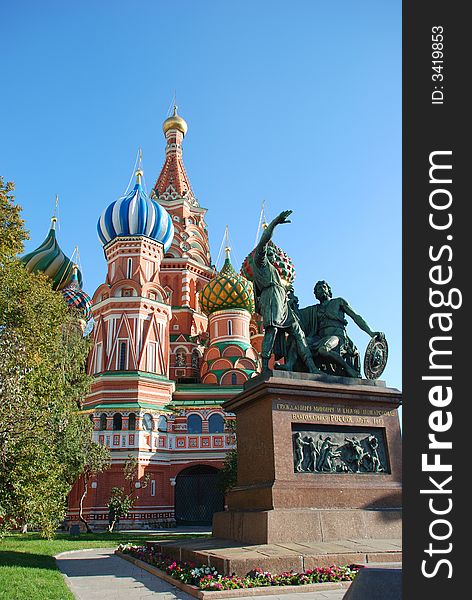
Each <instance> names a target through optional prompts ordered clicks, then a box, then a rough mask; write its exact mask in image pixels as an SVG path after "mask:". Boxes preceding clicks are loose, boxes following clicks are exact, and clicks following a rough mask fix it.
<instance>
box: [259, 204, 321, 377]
mask: <svg viewBox="0 0 472 600" xmlns="http://www.w3.org/2000/svg"><path fill="white" fill-rule="evenodd" d="M291 214H292V211H291V210H284V211H283V212H281V213H280V215H278V216H277V217H275V219H274V220H273V221H272V222H271V223H270V224H269V225H268V226H267V228H266V229H265V230H264V232H263V233H262V236H261V239H260V240H259V243H258V244H257V246H256V250H255V253H254V268H253V281H254V284H255V291H256V298H257V304H258V312H259V314H260V315H261V316H262V322H263V326H264V339H263V341H262V352H261V355H262V370H263V371H267V370H269V359H270V356H271V354H272V351H273V349H274V344H275V340H276V337H277V335H278V334H280V335H282V336H284V337H285V333H289V334H291V336H292V338H293V341H294V348H295V350H296V353H297V356H299V357H300V358H301V360H302V361H303V362H304V363H305V365H306V367H307V369H308V371H309V372H310V373H320V372H321V371H320V370H319V369H317V367H316V366H315V363H314V361H313V358H312V356H311V352H310V350H309V348H308V346H307V343H306V339H305V334H304V333H303V329H302V328H301V325H300V322H299V320H298V317H297V315H296V314H295V312H294V310H293V308H292V306H291V303H290V302H289V296H288V292H289V289H288V286H287V285H284V283H283V281H282V279H281V277H280V274H279V273H278V271H277V269H276V268H275V267H274V265H273V264H272V263H271V262H270V260H269V258H268V256H267V245H268V243H269V241H270V240H271V238H272V235H273V233H274V229H275V228H276V227H277V225H282V224H285V223H290V221H289V220H288V217H289V216H290V215H291Z"/></svg>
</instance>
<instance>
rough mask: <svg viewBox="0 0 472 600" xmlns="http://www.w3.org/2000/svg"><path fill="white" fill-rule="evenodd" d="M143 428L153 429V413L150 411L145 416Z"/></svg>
mask: <svg viewBox="0 0 472 600" xmlns="http://www.w3.org/2000/svg"><path fill="white" fill-rule="evenodd" d="M143 428H144V429H145V430H146V431H152V415H151V414H150V413H146V414H145V415H144V417H143Z"/></svg>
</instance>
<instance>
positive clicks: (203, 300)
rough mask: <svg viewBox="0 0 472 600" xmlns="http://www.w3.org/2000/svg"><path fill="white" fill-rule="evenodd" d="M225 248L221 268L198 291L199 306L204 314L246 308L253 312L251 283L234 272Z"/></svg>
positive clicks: (227, 250) (227, 249)
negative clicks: (224, 256) (224, 257)
mask: <svg viewBox="0 0 472 600" xmlns="http://www.w3.org/2000/svg"><path fill="white" fill-rule="evenodd" d="M229 250H230V249H229V248H226V259H225V262H224V265H223V268H222V269H221V271H220V272H219V273H218V275H217V276H216V277H215V278H214V279H212V280H211V281H210V282H209V283H207V285H206V286H205V287H204V288H203V289H202V291H201V292H200V306H201V308H202V310H203V312H204V313H205V314H206V315H209V314H211V313H213V312H215V311H217V310H228V309H237V310H247V311H248V312H249V313H251V314H252V313H253V312H254V292H253V289H252V283H251V282H250V281H248V280H247V279H246V278H245V277H243V276H242V275H239V274H238V273H236V271H235V270H234V269H233V265H232V264H231V261H230V258H229Z"/></svg>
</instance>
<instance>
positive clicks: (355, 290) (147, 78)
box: [0, 0, 401, 388]
mask: <svg viewBox="0 0 472 600" xmlns="http://www.w3.org/2000/svg"><path fill="white" fill-rule="evenodd" d="M2 21H3V27H2V37H1V39H0V54H1V56H2V57H3V60H2V75H3V92H2V94H1V97H0V109H1V115H2V135H1V139H0V173H1V174H2V175H3V176H4V177H5V179H7V180H14V181H15V183H16V193H17V201H18V203H19V204H21V206H22V207H23V217H24V219H25V220H26V225H27V228H28V229H29V231H30V236H31V239H30V241H29V242H27V244H26V250H27V251H28V250H31V249H33V248H34V247H36V246H37V245H39V243H40V242H41V241H42V240H43V239H44V237H45V236H46V234H47V230H48V228H49V219H50V217H51V215H52V212H53V210H54V199H55V195H56V193H57V194H59V198H60V204H59V219H60V225H59V229H58V236H59V242H60V244H61V247H62V248H63V250H64V251H65V252H66V253H68V254H69V255H70V254H71V253H72V251H73V249H74V247H75V245H76V244H78V246H79V250H80V256H81V263H82V269H83V272H84V278H85V288H86V290H87V291H88V292H89V293H90V294H92V293H93V291H94V289H95V288H96V287H97V286H98V285H99V284H100V283H101V282H102V281H103V279H104V276H105V261H104V258H103V252H102V249H101V246H100V244H99V242H98V238H97V235H96V222H97V220H98V218H99V216H100V214H101V212H102V210H103V209H104V208H105V207H106V206H107V205H108V204H109V203H110V202H112V201H113V200H115V199H116V198H117V197H118V196H120V195H121V194H122V193H123V192H124V190H125V188H126V186H127V184H128V181H129V179H130V175H131V172H132V168H133V164H134V160H135V157H136V152H137V148H138V146H141V147H142V149H143V165H144V170H145V180H146V183H147V186H148V189H149V190H150V189H151V187H152V185H153V184H154V182H155V180H156V179H157V176H158V175H159V172H160V169H161V166H162V163H163V159H164V147H165V144H164V137H163V134H162V129H161V126H162V121H163V120H164V119H165V118H166V116H167V114H168V109H169V106H170V105H171V103H172V99H173V96H174V93H176V95H177V103H178V105H179V113H180V114H181V115H182V116H184V117H185V119H186V120H187V122H188V124H189V131H188V134H187V136H186V138H185V141H184V161H185V165H186V169H187V172H188V174H189V176H190V180H191V182H192V186H193V189H194V192H195V194H196V196H197V198H198V199H199V202H200V204H201V205H202V206H204V207H206V208H208V213H207V222H208V225H209V232H210V241H211V246H212V256H213V260H216V257H217V254H218V250H219V247H220V244H221V240H222V237H223V233H224V228H225V225H226V224H228V225H229V228H230V236H231V239H232V247H233V262H234V263H235V266H239V263H238V259H239V261H240V260H242V259H243V258H244V256H245V255H246V254H247V253H248V252H249V251H250V250H251V249H252V247H253V245H254V240H255V236H256V230H257V223H258V219H259V212H260V206H261V202H262V200H263V199H264V198H265V199H266V206H267V213H268V216H269V218H272V217H274V216H275V215H276V214H278V212H280V211H281V210H284V209H292V210H293V211H294V213H293V215H292V224H291V225H286V226H284V227H281V228H279V230H278V231H277V233H276V238H275V241H276V242H277V243H278V244H279V245H280V246H282V247H283V248H284V250H285V251H286V252H287V253H288V254H289V255H290V256H291V257H292V259H293V261H294V263H295V266H296V270H297V279H296V292H297V294H298V296H299V298H300V305H301V306H305V305H307V304H311V303H313V302H314V299H313V296H312V289H313V284H314V283H315V282H316V281H317V280H318V279H326V280H327V281H329V282H330V284H331V286H332V288H333V292H334V294H335V295H337V296H343V297H345V298H346V299H347V300H348V301H349V302H350V304H351V305H352V306H353V308H354V309H355V310H357V311H358V312H359V313H360V314H361V315H362V316H364V317H365V319H366V320H367V322H368V323H369V325H370V326H371V327H372V328H373V329H378V330H383V331H385V332H386V334H387V339H388V341H389V345H390V359H389V364H388V366H387V369H386V371H385V373H384V376H383V377H382V378H383V379H386V381H387V384H388V385H391V386H392V387H398V388H401V3H400V1H399V0H383V1H382V2H378V1H370V0H365V1H361V2H352V0H332V1H331V2H327V1H321V0H292V1H291V2H278V1H274V0H272V1H265V0H257V1H248V0H238V1H237V2H236V1H235V0H227V1H223V0H220V1H217V0H180V1H179V2H168V1H165V2H164V1H163V0H141V1H140V2H130V1H128V2H120V1H117V0H114V1H112V0H100V1H99V0H95V1H91V0H81V1H80V2H69V1H64V0H63V1H61V2H59V1H57V2H56V1H52V0H43V1H42V2H36V1H34V2H33V1H30V2H27V1H24V0H17V1H16V2H14V3H13V2H9V3H4V5H3V7H2ZM220 262H221V261H220ZM218 266H221V265H218ZM349 331H350V334H351V337H352V338H353V339H354V341H355V343H356V344H357V345H358V347H359V348H360V349H361V350H362V351H363V350H364V348H365V346H366V344H367V342H368V336H367V335H365V334H364V333H362V332H360V331H359V330H358V329H357V327H356V326H355V325H354V324H353V323H351V324H350V326H349Z"/></svg>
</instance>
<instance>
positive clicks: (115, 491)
mask: <svg viewBox="0 0 472 600" xmlns="http://www.w3.org/2000/svg"><path fill="white" fill-rule="evenodd" d="M123 475H124V478H125V480H126V482H127V487H128V490H125V489H124V488H123V487H114V488H112V490H111V494H110V498H109V500H108V511H109V515H110V516H109V526H108V531H109V532H110V533H111V532H112V531H113V529H114V527H115V525H116V522H117V521H118V519H120V518H122V517H126V515H127V514H128V513H129V511H130V510H131V509H132V508H133V506H134V504H135V502H136V500H138V499H139V496H137V495H135V494H136V489H137V488H136V483H138V481H139V472H138V459H137V458H136V457H134V456H132V455H131V454H129V455H128V459H127V461H126V462H125V464H124V466H123ZM149 479H150V476H149V475H145V476H144V478H143V480H142V481H141V482H139V484H140V485H139V487H140V488H141V489H144V488H146V487H147V485H148V483H149Z"/></svg>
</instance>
